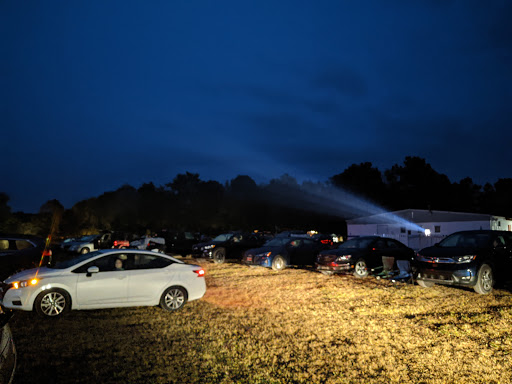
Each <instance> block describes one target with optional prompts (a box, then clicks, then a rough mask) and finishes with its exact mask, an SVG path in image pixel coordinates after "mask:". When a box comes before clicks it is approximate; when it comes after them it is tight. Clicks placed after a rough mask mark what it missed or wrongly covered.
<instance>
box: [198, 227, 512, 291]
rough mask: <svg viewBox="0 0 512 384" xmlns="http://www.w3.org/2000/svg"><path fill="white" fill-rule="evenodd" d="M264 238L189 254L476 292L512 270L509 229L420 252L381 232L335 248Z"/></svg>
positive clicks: (294, 238)
mask: <svg viewBox="0 0 512 384" xmlns="http://www.w3.org/2000/svg"><path fill="white" fill-rule="evenodd" d="M264 240H265V239H263V238H257V237H255V236H253V235H251V234H249V235H244V234H241V233H228V234H222V235H219V236H217V237H216V238H214V239H212V240H211V241H208V242H203V243H199V244H196V245H195V246H193V255H194V256H196V257H206V258H210V259H212V260H213V261H214V262H216V263H222V262H224V261H225V260H226V259H233V258H235V259H236V258H238V259H240V260H241V262H242V263H243V264H246V265H251V266H262V267H268V268H272V269H274V270H282V269H284V268H286V267H287V266H289V265H308V266H313V267H314V268H315V269H316V270H317V271H319V272H321V273H323V274H326V275H332V274H336V273H352V274H353V275H354V276H356V277H358V278H364V277H367V276H369V275H375V276H376V277H378V278H389V279H392V280H394V281H408V282H413V281H416V282H417V283H418V285H420V286H422V287H424V288H428V287H432V286H433V285H434V284H442V285H453V286H463V287H471V288H473V289H474V290H475V291H476V292H477V293H480V294H488V293H490V292H491V291H492V289H493V286H494V285H495V283H496V282H506V281H507V280H508V279H510V271H512V232H507V231H491V230H478V231H462V232H456V233H454V234H452V235H450V236H448V237H446V238H445V239H443V240H442V241H440V242H439V243H437V244H435V245H434V246H431V247H428V248H424V249H421V250H419V251H418V252H415V251H414V250H413V249H411V248H409V247H407V246H406V245H404V244H403V243H401V242H400V241H398V240H395V239H392V238H386V237H379V236H362V237H357V238H353V239H351V240H348V241H346V242H343V243H341V244H340V245H339V246H337V247H333V246H332V244H333V243H332V242H324V241H319V240H325V238H324V237H322V236H320V237H317V238H315V237H309V236H304V235H299V234H296V233H295V234H294V233H284V234H278V235H276V236H275V237H273V238H271V239H266V241H264Z"/></svg>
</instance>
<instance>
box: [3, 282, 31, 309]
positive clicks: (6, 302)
mask: <svg viewBox="0 0 512 384" xmlns="http://www.w3.org/2000/svg"><path fill="white" fill-rule="evenodd" d="M2 295H3V297H2ZM0 297H1V298H0V304H1V305H3V306H4V307H5V308H9V309H18V310H22V311H31V310H32V308H33V306H34V292H33V291H32V290H30V289H26V288H20V289H9V290H7V291H6V292H3V293H0Z"/></svg>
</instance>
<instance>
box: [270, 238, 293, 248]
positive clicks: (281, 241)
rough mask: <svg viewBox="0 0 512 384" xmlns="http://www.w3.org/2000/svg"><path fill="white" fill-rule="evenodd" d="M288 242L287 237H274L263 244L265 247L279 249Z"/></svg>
mask: <svg viewBox="0 0 512 384" xmlns="http://www.w3.org/2000/svg"><path fill="white" fill-rule="evenodd" d="M289 241H290V238H289V237H275V238H273V239H272V240H269V241H267V242H266V243H265V247H281V246H283V245H285V244H286V243H287V242H289Z"/></svg>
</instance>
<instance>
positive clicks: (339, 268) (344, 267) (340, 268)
mask: <svg viewBox="0 0 512 384" xmlns="http://www.w3.org/2000/svg"><path fill="white" fill-rule="evenodd" d="M315 267H316V270H317V271H328V272H334V273H343V272H347V271H351V270H352V269H353V268H354V266H353V265H350V264H349V263H346V264H336V265H332V264H329V265H326V264H318V263H315Z"/></svg>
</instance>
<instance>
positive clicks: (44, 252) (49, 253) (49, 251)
mask: <svg viewBox="0 0 512 384" xmlns="http://www.w3.org/2000/svg"><path fill="white" fill-rule="evenodd" d="M51 255H52V250H51V249H45V250H44V251H43V257H45V256H46V257H49V256H51Z"/></svg>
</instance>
